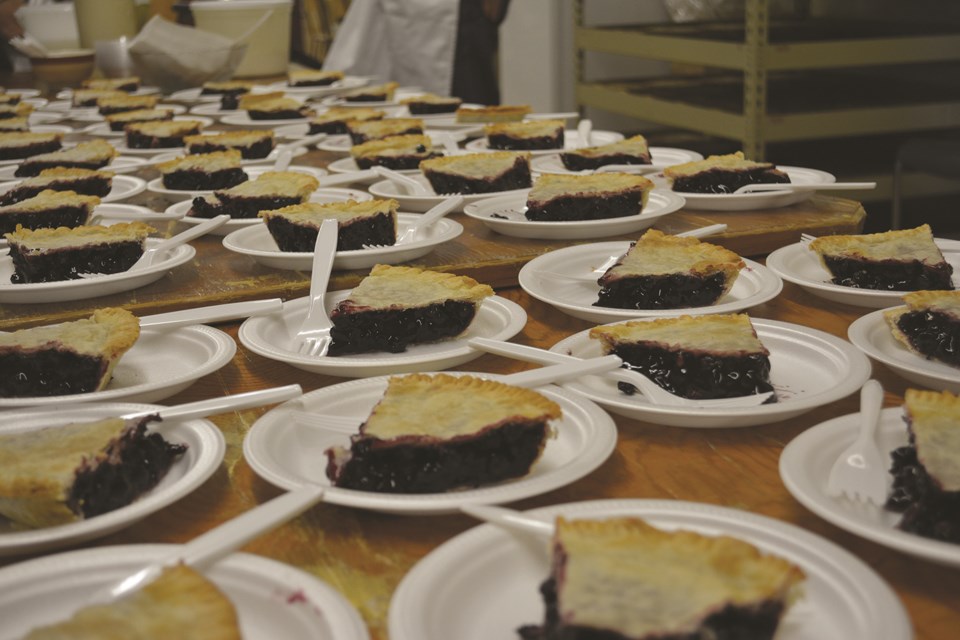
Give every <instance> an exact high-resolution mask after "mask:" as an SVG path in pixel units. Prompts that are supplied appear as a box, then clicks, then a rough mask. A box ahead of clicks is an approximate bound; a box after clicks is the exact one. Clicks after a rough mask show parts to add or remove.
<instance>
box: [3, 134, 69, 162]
mask: <svg viewBox="0 0 960 640" xmlns="http://www.w3.org/2000/svg"><path fill="white" fill-rule="evenodd" d="M62 146H63V134H62V133H32V132H30V131H5V132H3V133H0V160H19V159H20V158H29V157H30V156H35V155H39V154H41V153H50V152H51V151H57V150H59V149H60V148H61V147H62Z"/></svg>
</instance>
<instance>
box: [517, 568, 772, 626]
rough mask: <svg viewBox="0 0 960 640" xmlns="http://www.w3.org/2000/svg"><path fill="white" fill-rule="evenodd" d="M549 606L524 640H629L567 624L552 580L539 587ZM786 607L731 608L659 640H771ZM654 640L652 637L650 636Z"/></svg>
mask: <svg viewBox="0 0 960 640" xmlns="http://www.w3.org/2000/svg"><path fill="white" fill-rule="evenodd" d="M540 593H541V594H543V600H544V603H545V605H546V609H547V611H546V616H545V623H544V625H543V626H542V627H538V626H532V625H531V626H524V627H520V628H519V629H517V632H518V633H519V634H520V637H521V638H523V640H630V638H628V637H627V636H625V635H623V634H622V633H618V632H617V631H613V630H611V629H597V628H595V627H586V626H582V625H577V624H570V623H565V622H564V621H562V620H561V619H560V614H559V612H558V606H557V587H556V581H555V580H554V579H553V578H550V579H548V580H547V581H545V582H544V583H543V584H542V585H540ZM782 615H783V603H782V602H778V601H776V600H764V601H762V602H759V603H757V604H755V605H752V606H736V605H732V604H728V605H726V606H724V607H723V608H722V609H720V610H718V611H716V612H714V613H712V614H710V615H709V616H707V617H706V618H704V620H703V624H701V625H700V628H699V629H698V630H697V631H696V632H694V633H663V634H658V635H657V636H656V640H703V639H706V638H710V640H770V639H771V638H773V636H774V634H775V633H776V631H777V627H778V626H779V625H780V617H781V616H782ZM651 638H653V636H651Z"/></svg>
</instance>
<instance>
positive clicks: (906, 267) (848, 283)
mask: <svg viewBox="0 0 960 640" xmlns="http://www.w3.org/2000/svg"><path fill="white" fill-rule="evenodd" d="M823 261H824V263H825V264H826V266H827V269H828V270H829V271H830V273H831V274H833V280H832V281H831V282H833V283H834V284H839V285H842V286H844V287H857V288H860V289H878V290H880V291H924V290H952V289H953V282H952V281H951V279H950V276H951V275H952V274H953V267H951V266H950V265H949V264H947V263H946V262H941V263H939V264H932V265H931V264H925V263H923V262H921V261H920V260H894V259H888V260H858V259H856V258H842V257H836V256H824V257H823Z"/></svg>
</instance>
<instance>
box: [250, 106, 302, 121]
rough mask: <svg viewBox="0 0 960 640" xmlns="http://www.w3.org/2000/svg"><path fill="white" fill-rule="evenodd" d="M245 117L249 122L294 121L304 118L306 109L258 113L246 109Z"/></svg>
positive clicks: (254, 110)
mask: <svg viewBox="0 0 960 640" xmlns="http://www.w3.org/2000/svg"><path fill="white" fill-rule="evenodd" d="M247 115H248V116H250V119H251V120H294V119H296V118H305V117H306V109H303V108H300V109H277V110H276V111H258V110H256V109H248V110H247Z"/></svg>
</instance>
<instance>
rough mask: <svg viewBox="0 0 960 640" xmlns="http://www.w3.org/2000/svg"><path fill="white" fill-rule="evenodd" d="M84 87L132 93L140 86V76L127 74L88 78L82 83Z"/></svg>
mask: <svg viewBox="0 0 960 640" xmlns="http://www.w3.org/2000/svg"><path fill="white" fill-rule="evenodd" d="M80 86H81V87H83V88H84V89H100V90H107V91H126V92H127V93H131V92H133V91H136V90H137V89H139V88H140V78H139V77H137V76H126V77H124V78H88V79H86V80H84V81H83V82H81V83H80Z"/></svg>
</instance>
